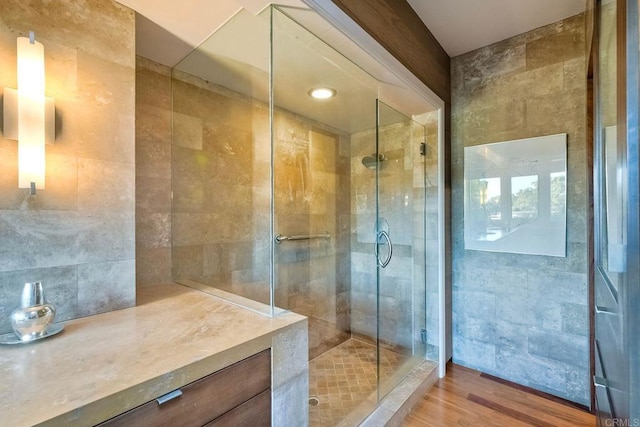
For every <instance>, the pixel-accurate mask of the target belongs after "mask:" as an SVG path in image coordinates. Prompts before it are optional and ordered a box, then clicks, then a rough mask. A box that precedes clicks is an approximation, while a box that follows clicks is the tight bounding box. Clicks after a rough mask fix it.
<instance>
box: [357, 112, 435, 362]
mask: <svg viewBox="0 0 640 427" xmlns="http://www.w3.org/2000/svg"><path fill="white" fill-rule="evenodd" d="M375 140H376V132H375V130H370V131H365V132H359V133H356V134H354V135H352V139H351V141H352V143H351V144H352V145H351V156H352V157H351V171H352V181H351V198H352V200H351V212H352V221H351V222H352V229H353V233H352V236H351V239H352V240H351V248H352V253H351V259H352V265H351V281H352V287H351V327H352V331H353V332H355V333H357V334H360V335H365V336H367V337H372V338H375V337H376V327H377V325H378V324H379V332H380V339H381V340H382V343H383V344H384V345H387V346H389V347H397V348H402V349H405V350H411V349H412V348H413V346H414V343H415V342H420V339H421V337H420V330H421V329H423V328H426V329H427V330H428V334H427V340H428V343H429V344H431V345H437V344H438V326H437V325H438V310H437V307H438V294H437V292H438V246H437V243H438V234H437V231H438V229H437V224H438V210H437V208H438V205H437V166H438V161H437V159H438V157H437V155H438V153H437V116H436V115H435V114H432V116H431V117H429V120H428V121H427V126H426V127H425V128H423V127H422V126H419V125H417V124H416V123H413V122H412V121H410V120H407V121H405V122H399V123H396V124H393V125H389V126H384V127H382V128H381V129H380V136H379V138H378V140H379V148H378V150H379V152H380V153H382V154H384V156H385V160H384V161H383V162H382V164H381V167H380V172H379V178H378V182H379V210H380V217H381V218H385V219H386V220H387V222H388V224H389V233H390V237H391V240H392V242H393V257H392V259H391V262H390V263H389V265H388V266H387V267H386V268H384V269H380V287H379V289H380V295H379V299H380V301H379V303H380V305H379V309H378V302H377V299H378V296H377V289H378V288H377V286H376V261H375V257H374V255H373V243H374V238H373V236H374V233H373V230H374V226H375V218H376V181H375V180H376V176H375V173H376V172H375V169H368V168H365V167H364V166H363V164H362V158H363V157H364V156H370V155H371V154H372V153H375ZM423 141H426V143H427V155H426V156H421V155H420V154H419V150H420V143H421V142H423ZM425 176H426V179H425ZM425 187H426V191H425ZM425 197H426V198H427V199H426V205H425ZM425 206H426V207H427V211H426V222H425ZM425 225H426V226H427V228H426V229H425ZM425 232H426V234H425ZM425 238H426V239H427V241H426V243H427V245H426V246H425ZM425 247H426V253H425ZM381 250H382V251H383V252H384V253H386V249H385V248H384V247H383V248H382V249H381ZM425 274H426V280H427V282H426V283H427V288H425ZM425 292H427V295H425ZM425 301H426V303H427V307H425ZM425 309H426V310H427V315H428V319H429V320H428V323H427V324H426V325H425Z"/></svg>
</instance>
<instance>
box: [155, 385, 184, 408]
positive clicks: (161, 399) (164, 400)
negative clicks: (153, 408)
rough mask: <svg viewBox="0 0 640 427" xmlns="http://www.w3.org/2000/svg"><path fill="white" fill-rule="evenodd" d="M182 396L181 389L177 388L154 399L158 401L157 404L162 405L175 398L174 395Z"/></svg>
mask: <svg viewBox="0 0 640 427" xmlns="http://www.w3.org/2000/svg"><path fill="white" fill-rule="evenodd" d="M180 396H182V390H180V389H178V390H173V391H172V392H170V393H167V394H165V395H164V396H160V397H159V398H157V399H156V402H158V405H162V404H163V403H167V402H168V401H170V400H173V399H175V398H176V397H180Z"/></svg>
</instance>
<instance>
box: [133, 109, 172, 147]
mask: <svg viewBox="0 0 640 427" xmlns="http://www.w3.org/2000/svg"><path fill="white" fill-rule="evenodd" d="M171 126H172V124H171V110H168V109H165V108H160V107H156V106H153V105H146V104H140V103H136V142H137V143H139V142H147V143H151V142H153V143H156V144H162V145H171V143H172V133H171Z"/></svg>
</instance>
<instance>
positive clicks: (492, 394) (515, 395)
mask: <svg viewBox="0 0 640 427" xmlns="http://www.w3.org/2000/svg"><path fill="white" fill-rule="evenodd" d="M402 425H403V426H404V427H425V426H434V427H449V426H473V427H484V426H497V427H503V426H509V427H518V426H540V427H549V426H555V427H565V426H566V427H576V426H584V427H587V426H588V427H593V426H595V425H596V420H595V417H594V416H593V415H592V414H590V413H588V412H586V411H584V410H582V409H579V408H577V407H574V406H572V405H571V404H570V403H568V402H564V401H562V400H561V399H553V398H552V399H550V398H547V397H544V396H540V395H537V394H535V393H532V392H530V391H528V390H525V389H523V388H522V387H519V386H517V385H515V384H511V383H508V382H505V381H502V380H499V379H497V378H494V377H491V376H489V375H484V374H481V373H480V372H478V371H474V370H472V369H468V368H464V367H462V366H458V365H453V364H449V365H448V366H447V376H446V377H445V378H443V379H441V380H439V381H438V382H437V383H436V385H434V386H433V388H432V389H431V390H430V391H429V393H428V394H427V395H426V396H425V397H424V398H423V399H422V401H420V403H419V404H418V405H416V407H415V408H414V410H413V411H412V412H411V414H409V416H408V417H407V418H406V419H405V421H404V423H403V424H402Z"/></svg>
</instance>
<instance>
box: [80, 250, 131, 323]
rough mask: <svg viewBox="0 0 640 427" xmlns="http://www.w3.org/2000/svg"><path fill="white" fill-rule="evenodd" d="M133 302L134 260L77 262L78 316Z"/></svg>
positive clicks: (128, 304)
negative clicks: (78, 263) (79, 263)
mask: <svg viewBox="0 0 640 427" xmlns="http://www.w3.org/2000/svg"><path fill="white" fill-rule="evenodd" d="M135 304H136V286H135V260H133V259H131V260H124V261H112V262H101V263H89V264H81V265H79V266H78V314H79V315H80V316H90V315H94V314H98V313H105V312H108V311H113V310H119V309H122V308H127V307H133V306H135Z"/></svg>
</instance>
